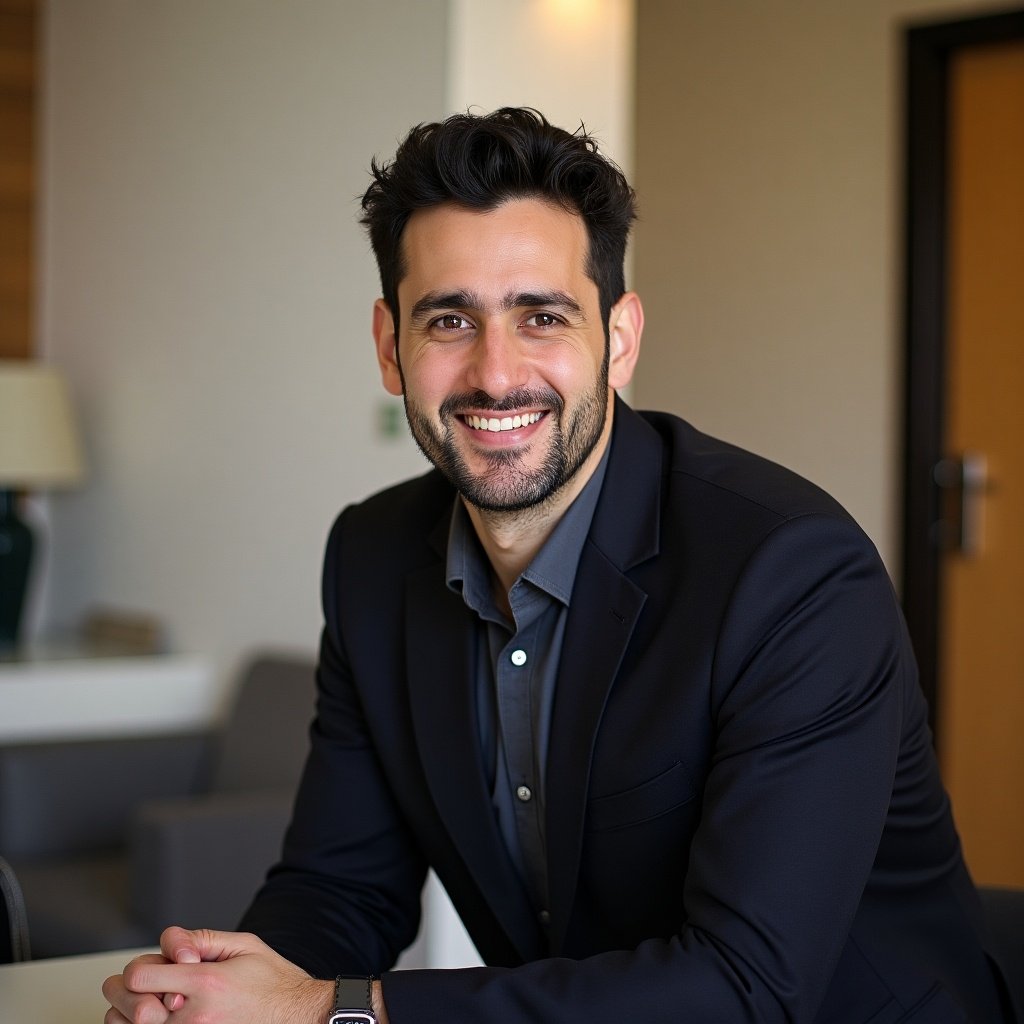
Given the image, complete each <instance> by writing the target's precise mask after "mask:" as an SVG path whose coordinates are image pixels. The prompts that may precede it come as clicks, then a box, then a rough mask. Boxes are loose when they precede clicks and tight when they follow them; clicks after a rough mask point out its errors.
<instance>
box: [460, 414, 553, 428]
mask: <svg viewBox="0 0 1024 1024" xmlns="http://www.w3.org/2000/svg"><path fill="white" fill-rule="evenodd" d="M542 415H543V413H539V412H531V413H527V414H526V415H525V416H504V417H502V418H501V419H500V420H499V419H498V418H497V417H494V416H492V417H489V418H488V417H481V416H467V417H466V418H465V419H466V422H467V423H468V424H469V425H470V426H471V427H472V428H473V429H474V430H493V431H495V432H497V431H500V430H518V429H519V428H520V427H528V426H530V424H531V423H536V422H537V420H539V419H540V418H541V416H542Z"/></svg>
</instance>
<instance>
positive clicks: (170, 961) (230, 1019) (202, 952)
mask: <svg viewBox="0 0 1024 1024" xmlns="http://www.w3.org/2000/svg"><path fill="white" fill-rule="evenodd" d="M103 995H104V997H105V998H106V999H107V1001H108V1002H109V1003H110V1009H109V1010H107V1013H106V1016H105V1017H104V1021H105V1024H126V1022H127V1024H165V1022H166V1021H167V1019H168V1017H169V1016H170V1014H171V1012H172V1011H173V1013H174V1022H175V1024H189V1022H191V1021H202V1022H204V1024H220V1022H223V1024H235V1022H238V1021H245V1022H246V1024H323V1022H324V1021H326V1020H327V1015H328V1013H329V1011H330V1009H331V1002H332V999H333V995H334V983H333V982H331V981H317V980H316V979H315V978H311V977H310V976H309V975H308V974H307V973H306V972H305V971H303V970H302V969H301V968H299V967H296V966H295V964H293V963H290V962H289V961H288V960H285V959H284V957H281V956H279V955H278V954H277V953H275V952H274V951H273V950H272V949H271V948H270V947H269V946H268V945H266V944H265V943H264V942H262V941H261V940H260V939H258V938H256V936H255V935H246V934H243V933H238V932H215V931H209V930H207V929H200V930H198V931H187V930H186V929H184V928H168V929H167V930H166V931H165V932H164V933H163V935H161V937H160V954H156V953H150V954H147V955H145V956H140V957H137V958H136V959H134V960H132V962H131V963H130V964H128V965H127V967H125V969H124V972H123V973H122V974H116V975H114V976H113V977H111V978H107V980H106V981H105V982H104V983H103Z"/></svg>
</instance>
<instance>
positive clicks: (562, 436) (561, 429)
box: [405, 357, 608, 512]
mask: <svg viewBox="0 0 1024 1024" xmlns="http://www.w3.org/2000/svg"><path fill="white" fill-rule="evenodd" d="M527 408H545V409H547V410H548V412H547V414H546V417H547V418H548V419H550V420H551V423H550V424H549V425H548V428H547V429H548V450H547V452H546V453H545V455H544V458H543V460H542V461H541V464H540V465H539V466H537V467H536V468H533V469H530V468H527V467H526V466H524V465H523V463H524V462H525V460H526V459H527V458H528V456H529V454H530V452H531V450H532V448H533V444H528V445H525V446H523V447H522V448H518V449H503V450H495V451H486V450H478V451H477V452H476V453H475V455H476V456H477V457H478V458H480V459H482V460H484V461H485V462H486V463H487V464H488V468H486V469H484V470H483V471H482V472H480V473H474V472H472V471H471V470H470V468H469V466H467V465H466V462H465V460H464V459H463V457H462V453H461V452H460V451H459V447H458V445H457V443H456V440H455V437H456V431H457V430H462V429H464V428H463V426H462V425H461V424H460V423H458V422H456V421H457V419H458V415H457V414H458V411H459V410H466V409H472V410H473V411H474V412H477V411H478V412H493V413H495V414H497V413H502V412H510V411H511V410H513V409H527ZM607 413H608V360H607V357H606V358H605V360H604V362H603V364H602V366H601V372H600V373H599V374H598V377H597V380H596V381H595V383H594V387H593V388H592V389H591V390H590V391H588V392H586V393H585V394H584V395H583V396H582V397H581V398H580V400H579V403H578V404H577V406H576V407H575V409H573V410H572V412H571V414H570V416H569V420H568V422H567V423H566V422H563V416H564V414H565V403H564V402H563V401H562V399H561V397H560V396H559V395H558V394H557V393H556V392H555V391H553V390H551V389H549V388H544V389H541V390H533V389H529V388H519V389H517V390H515V391H510V392H509V393H508V394H507V395H506V396H505V397H504V398H503V399H502V400H501V401H500V402H495V401H494V400H493V399H491V398H490V396H489V395H487V393H486V392H484V391H471V392H465V393H463V394H456V395H449V396H448V397H447V398H446V399H445V400H444V402H442V403H441V407H440V409H439V410H438V417H439V419H440V421H441V429H440V430H438V428H437V427H435V425H434V424H433V423H432V422H431V421H430V419H429V418H428V417H427V416H426V415H425V414H424V413H423V412H422V411H421V410H420V409H418V408H417V407H416V406H415V405H414V404H413V403H411V402H410V401H409V399H408V397H406V399H405V414H406V417H407V418H408V420H409V429H410V430H411V431H412V436H413V438H414V439H415V441H416V444H417V445H419V448H420V451H421V452H423V454H424V455H425V456H426V457H427V458H428V459H429V460H430V461H431V462H432V463H433V464H434V465H435V466H436V467H437V469H439V470H440V471H441V473H443V474H444V476H445V477H446V478H447V479H448V481H449V483H451V485H452V486H453V487H454V488H455V489H456V490H457V491H458V492H459V493H460V494H461V495H462V496H463V498H465V499H466V501H468V502H469V503H470V504H471V505H475V506H476V507H477V508H480V509H483V510H485V511H488V512H519V511H522V510H523V509H528V508H533V507H535V506H537V505H539V504H541V503H542V502H544V501H546V500H547V499H548V498H550V497H551V496H552V495H554V494H556V493H557V492H558V491H559V490H561V488H562V487H564V486H565V484H566V483H568V482H569V481H570V480H571V479H572V478H573V476H575V474H576V472H577V471H578V470H579V468H580V466H582V465H583V463H584V462H585V461H586V459H587V456H589V455H590V453H591V452H592V451H593V450H594V447H595V445H596V444H597V442H598V441H599V440H600V438H601V433H602V431H603V430H604V425H605V420H606V418H607Z"/></svg>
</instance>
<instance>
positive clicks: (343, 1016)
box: [327, 1010, 377, 1024]
mask: <svg viewBox="0 0 1024 1024" xmlns="http://www.w3.org/2000/svg"><path fill="white" fill-rule="evenodd" d="M327 1024H377V1018H376V1017H374V1015H373V1014H372V1013H367V1011H366V1010H335V1011H334V1013H332V1014H331V1015H330V1017H328V1018H327Z"/></svg>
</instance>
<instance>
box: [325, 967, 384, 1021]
mask: <svg viewBox="0 0 1024 1024" xmlns="http://www.w3.org/2000/svg"><path fill="white" fill-rule="evenodd" d="M372 992H373V975H371V976H370V977H367V976H366V975H365V974H360V975H349V974H339V975H338V977H337V979H336V980H335V982H334V1009H333V1010H331V1015H330V1016H329V1017H328V1018H327V1024H377V1015H376V1014H375V1013H374V1012H373V1004H372V1002H371V999H370V994H371V993H372Z"/></svg>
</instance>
